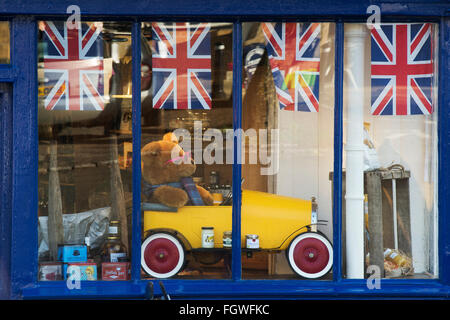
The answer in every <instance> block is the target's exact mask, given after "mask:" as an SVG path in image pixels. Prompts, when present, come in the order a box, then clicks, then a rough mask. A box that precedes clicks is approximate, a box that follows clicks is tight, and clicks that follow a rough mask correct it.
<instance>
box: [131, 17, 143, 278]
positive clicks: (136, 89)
mask: <svg viewBox="0 0 450 320" xmlns="http://www.w3.org/2000/svg"><path fill="white" fill-rule="evenodd" d="M131 44H132V79H133V80H132V81H133V84H132V94H133V97H132V126H133V128H132V131H133V162H132V168H133V214H132V226H131V227H132V230H133V233H132V235H131V238H132V239H131V250H132V251H131V266H132V267H131V279H132V280H134V281H137V280H139V279H140V276H141V250H140V248H141V192H140V190H141V151H140V150H141V24H140V23H139V22H135V23H133V27H132V34H131Z"/></svg>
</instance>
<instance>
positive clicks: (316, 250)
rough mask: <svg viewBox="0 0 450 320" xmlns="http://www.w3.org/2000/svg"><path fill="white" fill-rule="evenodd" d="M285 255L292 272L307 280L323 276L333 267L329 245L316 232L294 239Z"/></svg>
mask: <svg viewBox="0 0 450 320" xmlns="http://www.w3.org/2000/svg"><path fill="white" fill-rule="evenodd" d="M286 254H287V258H288V261H289V265H290V266H291V268H292V270H294V272H295V273H297V274H298V275H300V276H302V277H304V278H308V279H317V278H320V277H322V276H324V275H325V274H327V273H328V272H329V271H330V269H331V267H332V265H333V247H332V246H331V243H330V242H329V241H328V239H327V238H325V237H324V236H323V235H321V234H320V233H316V232H305V233H302V234H300V235H298V236H297V237H295V238H294V240H292V242H291V244H290V245H289V248H288V250H287V252H286Z"/></svg>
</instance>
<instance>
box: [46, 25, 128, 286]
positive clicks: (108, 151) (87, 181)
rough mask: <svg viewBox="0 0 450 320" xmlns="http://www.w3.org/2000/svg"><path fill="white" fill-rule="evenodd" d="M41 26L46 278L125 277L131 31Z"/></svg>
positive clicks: (106, 27)
mask: <svg viewBox="0 0 450 320" xmlns="http://www.w3.org/2000/svg"><path fill="white" fill-rule="evenodd" d="M38 27H39V30H38V32H39V33H38V37H39V38H38V41H39V42H38V50H39V53H38V55H39V57H38V80H39V88H38V89H39V90H38V94H39V99H38V101H39V104H38V128H39V173H38V177H39V178H38V192H39V205H38V208H39V209H38V210H39V211H38V219H39V223H38V227H39V250H38V253H39V280H41V281H46V280H62V279H66V278H70V280H73V281H76V280H127V279H129V276H130V273H129V270H130V261H129V259H130V257H131V249H132V248H131V212H132V170H131V166H130V162H129V158H128V156H129V154H128V153H127V150H129V145H130V144H131V141H132V134H131V81H130V79H131V24H127V23H115V22H84V21H83V22H81V23H80V24H76V23H74V24H73V25H72V24H69V23H66V22H65V21H39V22H38Z"/></svg>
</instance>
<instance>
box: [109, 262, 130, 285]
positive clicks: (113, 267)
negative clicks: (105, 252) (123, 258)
mask: <svg viewBox="0 0 450 320" xmlns="http://www.w3.org/2000/svg"><path fill="white" fill-rule="evenodd" d="M130 279H131V265H130V263H129V262H103V263H102V280H109V281H113V280H130Z"/></svg>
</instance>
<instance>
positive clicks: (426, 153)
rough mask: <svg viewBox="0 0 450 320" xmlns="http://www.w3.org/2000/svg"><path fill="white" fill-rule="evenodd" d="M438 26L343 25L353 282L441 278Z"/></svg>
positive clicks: (347, 224) (346, 237)
mask: <svg viewBox="0 0 450 320" xmlns="http://www.w3.org/2000/svg"><path fill="white" fill-rule="evenodd" d="M437 29H438V28H437V25H435V24H432V23H396V24H395V23H391V24H381V25H380V26H378V27H377V28H373V29H372V30H370V29H368V28H367V27H366V25H364V24H346V25H345V46H344V50H345V51H344V56H345V57H344V59H345V62H344V70H345V71H346V73H345V76H344V145H345V147H344V150H345V151H344V153H343V155H344V171H343V189H344V190H343V196H344V198H343V235H342V239H343V263H344V266H343V267H344V268H343V271H344V272H343V273H344V276H345V277H347V278H363V277H364V276H367V275H368V273H373V272H377V274H379V275H380V276H382V277H385V278H434V277H437V276H438V270H437V267H438V263H437V236H438V234H437V227H438V226H437V180H438V176H437V161H438V155H437V108H438V105H437V100H438V99H437V70H438V69H437V67H438V66H437V61H438V60H437V56H436V54H437V52H438V50H437V49H438V48H437ZM344 199H345V200H344ZM363 213H364V214H363ZM368 270H370V272H368Z"/></svg>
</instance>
